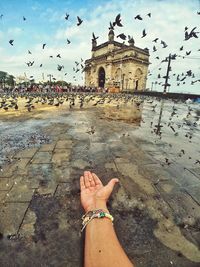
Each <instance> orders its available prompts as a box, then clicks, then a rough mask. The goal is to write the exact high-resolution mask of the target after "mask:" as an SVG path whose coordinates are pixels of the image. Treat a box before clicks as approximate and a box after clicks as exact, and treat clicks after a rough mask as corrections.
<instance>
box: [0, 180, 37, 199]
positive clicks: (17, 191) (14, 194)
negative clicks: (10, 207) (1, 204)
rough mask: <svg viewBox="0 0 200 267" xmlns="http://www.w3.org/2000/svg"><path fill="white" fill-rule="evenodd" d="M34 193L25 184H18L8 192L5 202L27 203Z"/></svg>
mask: <svg viewBox="0 0 200 267" xmlns="http://www.w3.org/2000/svg"><path fill="white" fill-rule="evenodd" d="M33 193H34V189H31V188H29V187H28V186H27V185H26V184H22V183H18V184H16V185H14V186H13V187H12V189H11V190H10V191H9V195H8V196H6V198H5V202H29V201H30V200H31V198H32V195H33Z"/></svg>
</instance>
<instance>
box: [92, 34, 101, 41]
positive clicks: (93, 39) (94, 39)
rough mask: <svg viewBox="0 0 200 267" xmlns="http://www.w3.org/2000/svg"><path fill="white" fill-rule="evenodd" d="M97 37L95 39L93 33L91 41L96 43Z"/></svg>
mask: <svg viewBox="0 0 200 267" xmlns="http://www.w3.org/2000/svg"><path fill="white" fill-rule="evenodd" d="M98 38H99V37H96V36H95V34H94V33H92V41H96V40H97V39H98Z"/></svg>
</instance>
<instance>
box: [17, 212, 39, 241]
mask: <svg viewBox="0 0 200 267" xmlns="http://www.w3.org/2000/svg"><path fill="white" fill-rule="evenodd" d="M36 219H37V216H36V214H35V212H33V211H31V210H30V209H28V211H27V212H26V215H25V217H24V220H23V223H22V225H21V226H20V230H19V234H20V236H23V237H30V236H33V235H34V232H35V227H34V225H35V223H36Z"/></svg>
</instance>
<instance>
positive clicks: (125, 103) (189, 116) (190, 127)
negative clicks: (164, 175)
mask: <svg viewBox="0 0 200 267" xmlns="http://www.w3.org/2000/svg"><path fill="white" fill-rule="evenodd" d="M161 101H163V100H162V99H161V98H154V99H152V98H151V97H148V96H133V95H129V94H106V93H101V94H98V95H97V94H96V93H81V92H77V93H53V92H52V93H42V94H41V93H37V92H35V93H28V92H24V93H13V94H9V95H8V94H4V95H2V96H1V98H0V109H1V110H4V112H7V111H18V110H19V109H24V108H25V110H27V112H28V113H29V112H32V111H33V110H37V107H41V105H45V106H52V107H55V108H56V109H57V108H59V107H60V106H63V107H66V109H68V110H69V111H70V112H72V111H73V109H77V108H78V109H87V108H88V107H89V108H96V107H104V106H109V105H110V106H114V107H115V108H117V109H119V112H120V110H121V108H123V107H128V108H131V107H134V108H137V109H139V110H141V111H142V110H143V108H144V107H145V109H146V108H147V107H148V108H149V109H148V110H147V111H148V114H149V115H148V118H145V116H144V118H145V120H144V118H143V116H142V118H141V124H146V125H147V127H149V131H150V132H151V133H152V134H156V135H157V136H158V137H159V138H160V139H162V138H163V133H165V134H166V131H168V135H169V136H172V137H175V138H177V137H178V136H179V135H180V134H181V135H182V134H184V138H185V139H186V140H187V141H188V142H189V143H191V142H192V140H193V137H194V136H195V135H196V133H197V132H198V131H199V130H198V129H199V127H200V109H198V108H196V107H195V108H194V107H193V106H192V105H191V104H188V103H183V102H182V101H179V100H173V101H171V103H170V107H168V110H170V109H171V113H170V114H169V115H167V116H166V115H164V116H165V117H164V120H162V119H161V121H157V119H158V116H159V112H160V111H161V109H162V104H161V103H162V102H161ZM20 102H21V104H20ZM22 103H23V106H22ZM168 103H169V102H168ZM180 103H182V105H185V106H186V109H187V111H186V113H185V114H184V116H183V114H182V113H181V112H180V110H179V108H178V106H179V104H180ZM159 104H160V105H159ZM150 114H151V115H150ZM29 116H30V115H29ZM87 133H88V134H94V133H95V127H93V126H92V127H91V129H90V130H89V131H88V132H87ZM185 154H187V152H186V148H184V146H183V147H182V149H181V150H180V151H179V152H178V154H177V157H178V158H181V157H183V156H185ZM189 159H193V160H194V158H193V157H192V156H191V155H190V156H189ZM171 163H172V162H171V160H169V159H168V158H166V159H165V162H164V163H163V164H164V165H170V164H171ZM194 164H195V165H196V164H200V161H199V159H195V162H194Z"/></svg>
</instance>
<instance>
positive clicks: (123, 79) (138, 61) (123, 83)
mask: <svg viewBox="0 0 200 267" xmlns="http://www.w3.org/2000/svg"><path fill="white" fill-rule="evenodd" d="M148 65H149V50H148V49H147V48H145V49H141V48H138V47H136V46H135V44H134V40H133V38H130V39H129V45H126V44H124V43H120V42H117V41H115V40H114V31H113V30H110V31H109V34H108V41H107V42H105V43H103V44H101V45H97V42H96V40H92V57H91V58H90V59H88V60H86V61H85V85H86V86H92V87H102V88H105V87H106V88H112V87H115V88H116V87H117V88H119V89H120V91H125V90H145V89H146V80H147V73H148Z"/></svg>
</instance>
